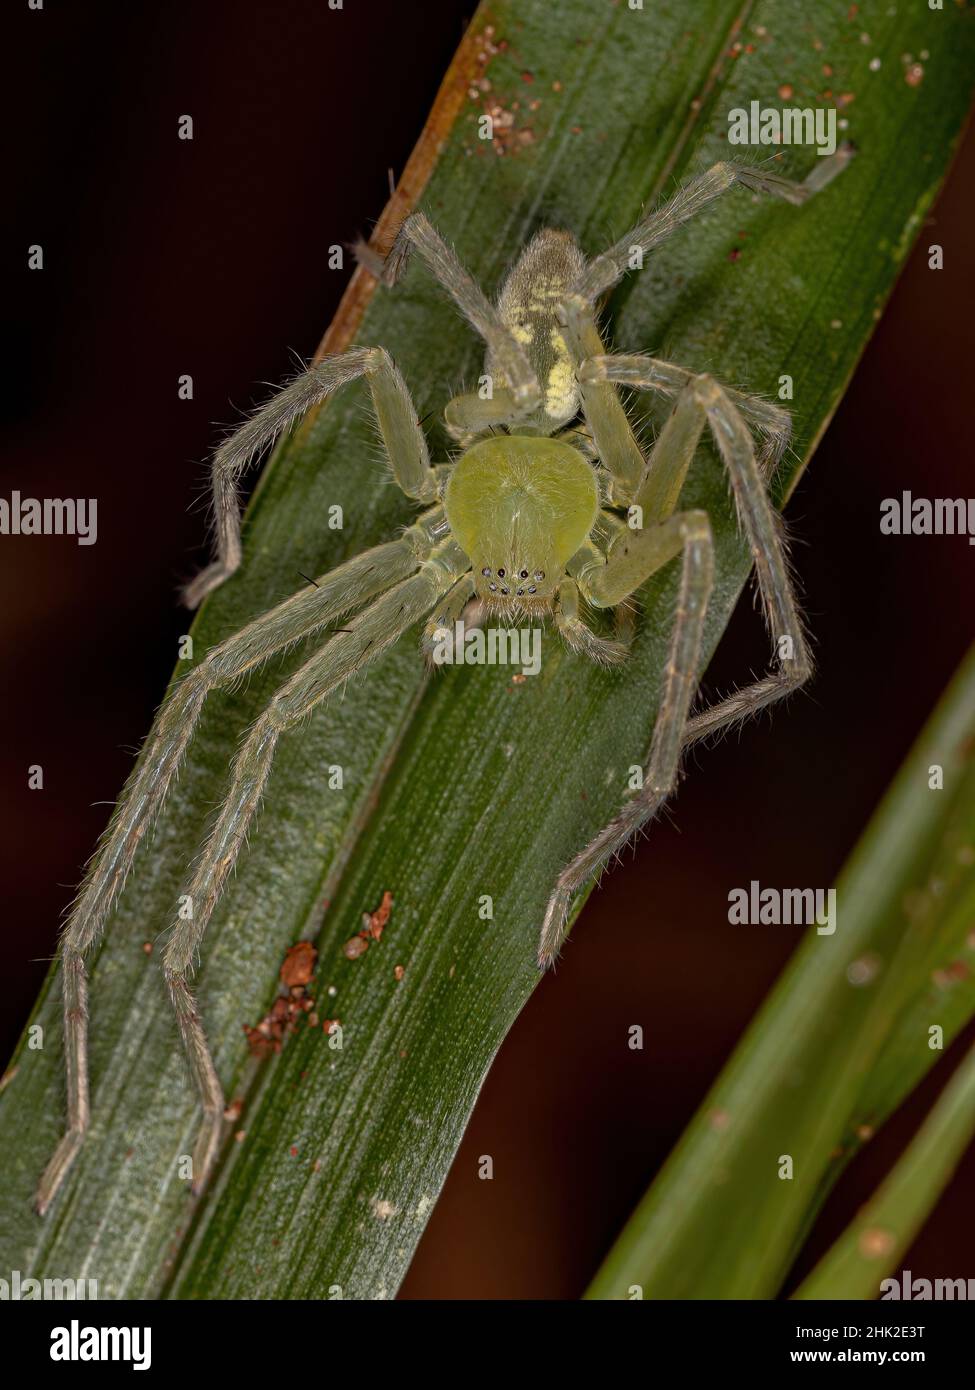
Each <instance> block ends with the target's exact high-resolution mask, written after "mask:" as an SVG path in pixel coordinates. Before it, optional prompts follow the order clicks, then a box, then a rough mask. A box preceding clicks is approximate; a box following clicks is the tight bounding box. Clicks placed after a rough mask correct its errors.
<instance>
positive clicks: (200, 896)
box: [163, 541, 470, 1192]
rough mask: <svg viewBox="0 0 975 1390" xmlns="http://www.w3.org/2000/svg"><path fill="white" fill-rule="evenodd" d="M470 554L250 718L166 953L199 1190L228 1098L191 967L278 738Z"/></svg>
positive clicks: (419, 584) (412, 584)
mask: <svg viewBox="0 0 975 1390" xmlns="http://www.w3.org/2000/svg"><path fill="white" fill-rule="evenodd" d="M469 563H470V562H469V560H468V558H467V556H466V555H465V554H464V552H463V551H462V550H461V549H460V547H459V546H458V545H456V543H455V542H453V541H446V542H444V543H443V544H442V545H440V546H439V547H437V549H436V550H434V551H433V552H431V555H430V556H429V558H428V559H427V560H425V561H424V563H423V565H422V567H421V569H420V571H419V573H418V574H415V575H412V576H411V577H410V578H408V579H404V580H401V581H400V583H398V584H397V585H395V586H394V587H393V588H392V589H389V590H387V592H386V593H384V594H383V595H381V597H379V598H377V599H376V600H375V601H374V602H373V603H372V604H370V606H369V607H368V608H366V609H364V610H363V612H361V613H359V614H358V616H357V617H355V618H354V619H353V620H352V621H351V622H350V624H349V628H348V629H347V630H346V631H343V632H341V633H337V634H336V635H335V636H334V637H332V638H331V639H330V640H329V641H328V642H327V643H326V645H325V646H324V647H323V648H322V649H321V651H319V652H317V653H316V654H315V655H314V656H312V657H310V658H309V660H308V661H306V662H305V664H304V665H303V666H301V667H299V669H298V670H297V671H296V672H295V674H294V675H293V676H292V677H291V678H290V680H288V681H286V682H285V684H284V685H283V686H282V687H281V689H280V690H279V691H278V693H277V694H276V695H275V696H274V697H273V698H272V700H271V702H270V704H269V705H268V707H267V709H266V710H265V711H264V713H263V714H262V715H260V716H259V718H258V719H257V720H256V721H255V722H254V724H252V725H251V728H250V730H249V731H248V733H247V734H246V736H245V738H244V741H243V743H242V744H241V746H240V749H239V751H238V753H237V755H236V757H235V758H234V761H233V764H232V766H231V771H230V786H229V791H228V794H227V797H226V800H225V801H224V802H223V805H222V807H221V810H220V814H219V816H218V818H217V821H216V823H215V825H214V827H213V830H212V831H211V833H210V835H209V837H208V839H207V841H206V844H205V846H204V848H203V852H202V854H201V856H200V858H199V860H198V861H197V863H196V866H195V869H194V871H193V876H192V879H191V881H190V884H189V886H188V888H187V891H186V894H185V895H184V897H186V898H188V899H189V901H190V903H191V904H192V916H189V917H184V916H181V915H180V916H177V917H176V919H175V921H174V922H173V925H172V930H171V934H170V937H169V941H168V942H167V944H166V949H165V952H164V954H163V970H164V973H165V976H166V982H167V984H168V986H169V992H170V996H171V998H172V1002H173V1008H174V1009H175V1012H176V1018H177V1022H178V1025H179V1031H180V1036H181V1038H182V1041H183V1045H184V1048H185V1051H186V1055H187V1058H188V1061H189V1065H190V1070H191V1072H192V1075H193V1080H194V1083H195V1085H196V1087H197V1090H198V1092H199V1096H200V1100H201V1103H202V1105H203V1123H202V1125H201V1127H200V1131H199V1135H198V1137H197V1141H196V1145H195V1147H194V1152H193V1190H194V1191H197V1192H198V1191H200V1189H201V1188H202V1186H203V1185H204V1183H205V1182H206V1179H207V1175H208V1173H209V1171H210V1168H211V1166H212V1163H213V1160H214V1157H215V1155H216V1151H217V1147H218V1145H219V1141H220V1130H221V1123H222V1119H223V1110H224V1101H223V1091H222V1088H221V1085H220V1081H219V1078H218V1076H217V1072H216V1068H215V1067H214V1064H213V1058H212V1056H211V1054H210V1049H209V1046H208V1044H207V1041H206V1035H205V1033H204V1029H203V1023H202V1021H201V1018H200V1014H199V1010H198V1008H197V1004H196V999H195V997H194V994H193V991H192V989H191V987H190V976H191V973H192V969H193V963H194V960H195V958H196V954H197V952H198V950H199V947H200V943H201V941H202V939H203V935H204V933H205V931H206V928H207V925H208V923H209V921H210V918H211V916H212V913H213V909H214V907H215V906H216V904H217V901H218V900H219V898H220V895H221V893H222V892H223V888H224V885H225V883H226V881H227V878H228V875H229V874H230V873H231V871H232V870H233V867H234V865H235V864H236V862H237V857H238V855H239V853H240V849H241V846H242V844H243V843H244V840H245V838H246V836H247V831H248V827H249V826H250V824H251V821H252V820H253V818H254V815H255V813H256V811H257V808H258V806H259V805H260V802H261V799H262V796H263V794H264V788H265V786H266V784H267V780H268V776H269V775H270V771H271V764H272V761H273V758H274V750H275V747H276V745H277V742H278V739H279V738H280V736H281V734H282V733H284V732H285V731H286V730H288V729H291V728H294V726H295V725H296V724H298V723H300V721H301V720H302V719H304V718H305V716H306V715H308V714H310V713H311V711H312V710H313V709H314V708H315V707H316V706H317V705H319V704H321V702H322V701H323V700H324V699H325V698H326V697H327V696H328V695H329V694H331V692H332V691H334V690H335V689H336V687H337V686H339V685H342V684H343V683H344V682H345V681H347V680H349V679H350V678H351V677H352V676H354V675H356V673H357V672H359V671H361V670H362V668H363V667H364V666H366V665H367V664H368V663H369V662H371V661H374V660H375V659H376V658H377V657H378V656H380V655H381V654H382V653H383V652H385V651H386V650H387V649H388V648H389V647H391V646H392V645H393V643H394V642H396V641H397V640H398V639H399V638H400V637H401V636H402V635H403V633H404V632H406V631H407V629H408V628H410V627H412V626H413V624H414V623H416V622H418V621H419V620H420V619H423V618H426V616H427V615H428V614H429V612H430V609H431V608H432V607H433V606H434V605H435V604H437V603H438V602H439V600H440V599H441V597H442V596H443V595H444V594H445V593H446V592H447V591H448V590H449V589H450V588H451V587H452V586H453V585H454V584H455V582H456V580H457V578H458V577H459V575H460V574H462V573H463V571H464V570H466V569H467V568H468V566H469Z"/></svg>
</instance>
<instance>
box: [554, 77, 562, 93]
mask: <svg viewBox="0 0 975 1390" xmlns="http://www.w3.org/2000/svg"><path fill="white" fill-rule="evenodd" d="M561 90H562V83H561V82H559V81H558V80H556V81H555V82H553V83H552V91H553V92H561Z"/></svg>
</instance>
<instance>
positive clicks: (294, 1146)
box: [289, 1144, 298, 1158]
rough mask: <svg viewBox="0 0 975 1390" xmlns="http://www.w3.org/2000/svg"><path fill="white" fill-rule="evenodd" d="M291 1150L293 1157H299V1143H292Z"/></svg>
mask: <svg viewBox="0 0 975 1390" xmlns="http://www.w3.org/2000/svg"><path fill="white" fill-rule="evenodd" d="M289 1152H290V1154H291V1157H292V1158H297V1157H298V1145H297V1144H292V1145H291V1148H290V1150H289Z"/></svg>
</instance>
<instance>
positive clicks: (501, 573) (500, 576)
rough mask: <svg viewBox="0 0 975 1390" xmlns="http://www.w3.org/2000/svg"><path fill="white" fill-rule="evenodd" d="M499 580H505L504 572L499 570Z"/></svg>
mask: <svg viewBox="0 0 975 1390" xmlns="http://www.w3.org/2000/svg"><path fill="white" fill-rule="evenodd" d="M498 578H499V579H503V578H504V570H498Z"/></svg>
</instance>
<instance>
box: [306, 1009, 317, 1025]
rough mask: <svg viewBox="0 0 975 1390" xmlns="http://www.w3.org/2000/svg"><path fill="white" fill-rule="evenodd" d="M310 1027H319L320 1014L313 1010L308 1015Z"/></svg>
mask: <svg viewBox="0 0 975 1390" xmlns="http://www.w3.org/2000/svg"><path fill="white" fill-rule="evenodd" d="M308 1027H309V1028H317V1027H318V1015H317V1014H316V1013H315V1012H314V1011H312V1012H311V1013H310V1014H309V1015H308Z"/></svg>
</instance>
